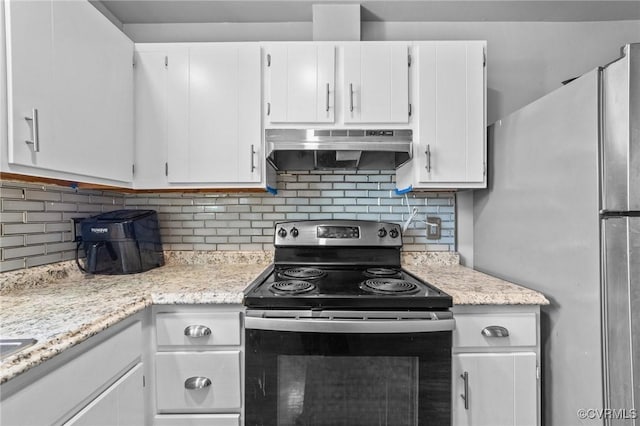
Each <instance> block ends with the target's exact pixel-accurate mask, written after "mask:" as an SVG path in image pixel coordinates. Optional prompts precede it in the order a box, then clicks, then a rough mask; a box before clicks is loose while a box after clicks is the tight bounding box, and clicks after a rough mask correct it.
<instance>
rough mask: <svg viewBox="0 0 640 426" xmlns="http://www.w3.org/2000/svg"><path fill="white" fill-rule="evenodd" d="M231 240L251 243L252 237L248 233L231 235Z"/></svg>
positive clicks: (236, 242) (231, 241)
mask: <svg viewBox="0 0 640 426" xmlns="http://www.w3.org/2000/svg"><path fill="white" fill-rule="evenodd" d="M229 242H230V243H235V244H239V243H250V242H251V237H248V236H246V235H241V236H234V237H229Z"/></svg>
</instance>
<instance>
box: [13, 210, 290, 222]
mask: <svg viewBox="0 0 640 426" xmlns="http://www.w3.org/2000/svg"><path fill="white" fill-rule="evenodd" d="M294 210H295V207H294ZM26 218H27V212H2V213H0V223H25V222H26V221H25V219H26Z"/></svg>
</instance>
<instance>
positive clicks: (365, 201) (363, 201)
mask: <svg viewBox="0 0 640 426" xmlns="http://www.w3.org/2000/svg"><path fill="white" fill-rule="evenodd" d="M356 204H358V205H366V206H377V205H378V200H377V199H375V198H357V199H356Z"/></svg>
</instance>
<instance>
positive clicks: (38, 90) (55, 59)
mask: <svg viewBox="0 0 640 426" xmlns="http://www.w3.org/2000/svg"><path fill="white" fill-rule="evenodd" d="M7 5H8V8H7V10H8V17H9V19H8V30H9V31H8V34H9V43H8V54H9V58H10V59H9V63H8V76H9V104H10V111H11V120H10V126H9V127H10V130H9V131H10V135H11V139H10V140H11V143H10V149H9V162H10V163H12V164H20V165H26V166H32V167H36V168H39V169H48V170H54V171H58V172H67V173H73V174H78V175H84V176H90V177H92V178H103V179H109V180H117V181H122V182H130V181H131V177H132V164H133V69H132V55H133V42H132V41H131V40H129V39H128V38H127V37H126V36H125V35H124V34H123V33H122V32H121V31H120V30H119V29H117V28H116V27H115V26H114V25H113V24H112V23H111V22H109V21H108V20H107V19H106V18H105V17H104V16H103V15H102V14H101V13H100V12H98V11H97V10H96V8H95V7H93V6H92V5H91V4H90V3H89V2H86V1H74V2H60V1H49V2H46V1H34V2H23V1H11V2H9V3H7ZM34 109H37V111H38V114H37V116H38V120H37V122H36V121H35V120H25V117H32V114H33V112H32V111H33V110H34ZM36 133H37V134H38V136H39V138H38V141H39V143H38V144H37V146H36V144H27V143H25V141H32V140H33V139H34V138H35V135H36Z"/></svg>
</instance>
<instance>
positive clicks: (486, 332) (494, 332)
mask: <svg viewBox="0 0 640 426" xmlns="http://www.w3.org/2000/svg"><path fill="white" fill-rule="evenodd" d="M481 333H482V335H483V336H485V337H509V330H507V329H506V328H504V327H501V326H499V325H489V326H487V327H485V328H483V329H482V332H481Z"/></svg>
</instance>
